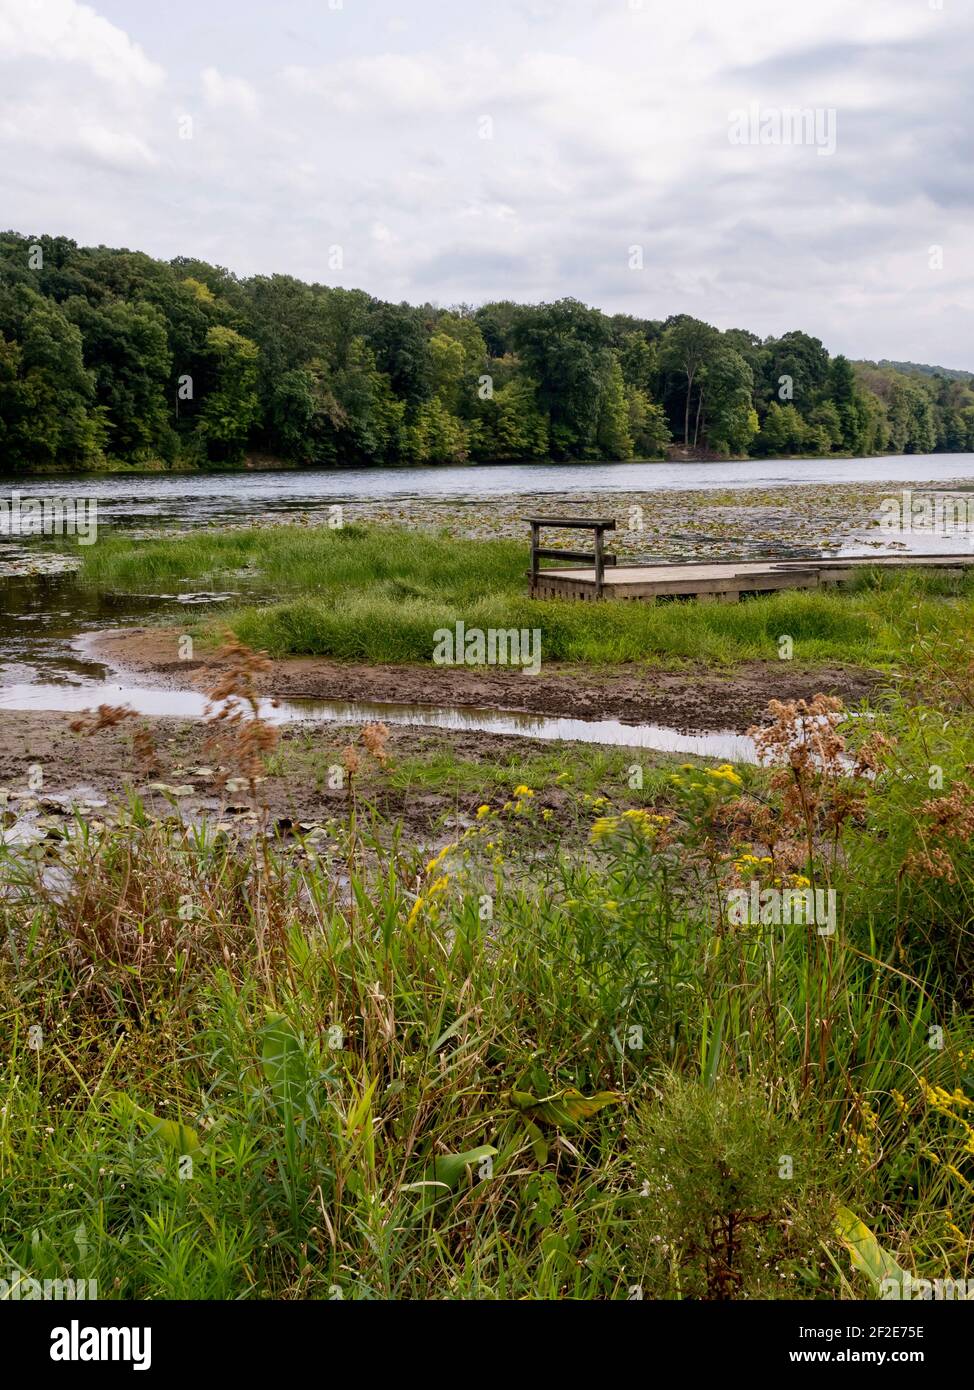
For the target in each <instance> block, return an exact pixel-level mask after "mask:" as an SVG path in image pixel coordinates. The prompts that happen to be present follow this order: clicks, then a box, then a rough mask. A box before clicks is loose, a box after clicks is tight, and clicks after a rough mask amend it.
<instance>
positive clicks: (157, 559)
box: [82, 525, 974, 666]
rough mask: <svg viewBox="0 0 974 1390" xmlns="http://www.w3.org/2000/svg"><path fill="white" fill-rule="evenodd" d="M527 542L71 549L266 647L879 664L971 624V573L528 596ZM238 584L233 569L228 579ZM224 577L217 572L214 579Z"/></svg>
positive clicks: (396, 658)
mask: <svg viewBox="0 0 974 1390" xmlns="http://www.w3.org/2000/svg"><path fill="white" fill-rule="evenodd" d="M526 568H527V547H526V545H525V544H519V543H518V542H516V541H511V540H462V541H461V540H457V539H455V538H454V537H452V536H451V535H449V533H447V532H445V531H432V530H423V529H419V528H408V529H407V528H405V527H397V526H362V525H352V526H347V527H343V528H338V529H331V528H329V527H327V526H317V527H302V526H273V527H266V528H257V527H254V528H249V529H242V530H239V531H232V530H231V531H225V532H194V533H192V534H190V535H186V536H181V537H175V538H160V539H156V540H140V541H138V542H133V541H131V540H127V539H126V538H125V537H123V536H115V535H111V536H108V537H107V538H106V539H105V540H104V541H103V542H101V543H100V544H99V545H98V546H92V547H90V548H88V549H87V550H86V551H85V554H84V556H83V568H82V576H83V580H84V582H85V583H87V584H88V585H90V586H93V587H94V588H97V589H99V590H102V591H105V590H112V591H118V590H123V591H126V592H130V593H139V592H142V593H146V592H156V591H158V588H159V587H160V586H163V585H164V586H166V587H171V586H174V585H177V584H179V583H180V582H184V581H185V582H195V583H201V582H204V581H206V582H211V581H212V582H214V583H217V582H220V583H221V585H224V586H225V587H229V588H231V589H233V590H234V591H237V592H240V591H242V598H241V601H240V602H239V603H238V604H237V605H236V606H235V607H234V608H233V609H232V610H231V611H225V612H224V613H223V614H222V615H221V623H220V624H219V625H216V624H214V625H212V626H211V627H204V628H203V629H202V634H203V635H204V636H206V637H209V638H212V639H213V640H214V641H218V640H219V637H220V634H221V631H222V628H223V627H225V626H227V625H229V627H230V628H231V629H232V630H233V632H234V634H235V635H236V637H237V638H238V639H239V640H240V641H242V642H245V643H247V644H248V645H249V646H251V647H255V648H261V649H263V650H266V651H267V652H269V653H270V654H271V655H272V656H274V657H281V656H286V655H289V654H307V655H317V656H331V657H336V658H338V659H341V660H365V661H375V662H380V661H383V662H384V661H393V662H429V661H430V660H431V656H432V651H433V633H434V632H435V631H436V630H437V629H438V628H443V627H446V628H451V627H452V626H453V624H454V623H455V622H456V620H457V619H458V618H463V620H464V621H465V622H466V623H467V625H468V627H480V628H483V629H488V628H491V627H493V628H498V629H506V628H528V629H533V628H535V627H539V628H540V629H541V634H542V638H541V642H542V653H543V659H544V660H545V661H567V662H586V663H593V664H604V663H609V662H630V661H645V660H655V661H674V662H683V661H706V662H709V663H712V664H718V665H726V664H730V663H733V662H739V661H745V660H750V659H765V660H768V659H772V660H777V657H778V639H779V637H780V636H781V634H783V633H786V634H788V635H789V636H790V637H791V638H792V639H793V642H794V644H795V655H796V658H797V659H798V660H801V661H804V662H821V661H831V662H841V663H844V664H860V665H872V666H889V665H891V664H892V663H893V662H895V661H896V660H897V658H899V657H901V656H902V655H903V654H904V652H905V651H906V650H907V648H908V646H909V643H910V641H911V640H912V638H913V636H914V635H915V633H916V632H917V631H920V632H923V631H930V630H936V628H937V626H938V624H940V623H941V622H942V621H943V620H944V617H945V614H949V613H950V612H953V613H954V617H955V618H956V619H957V620H959V621H962V622H963V621H966V622H967V623H968V625H969V623H970V619H971V616H972V614H974V601H972V595H974V578H972V577H970V576H967V577H965V578H962V579H960V580H949V581H944V580H942V579H941V578H938V576H936V575H932V574H929V573H927V572H925V571H920V570H918V571H910V572H907V571H899V572H897V573H895V574H892V573H882V572H874V573H871V574H869V575H867V576H866V577H865V578H864V579H863V580H862V581H861V582H859V583H857V584H856V585H854V586H853V588H852V591H851V592H845V593H834V592H828V593H827V592H823V591H814V592H800V591H798V592H792V593H789V592H781V593H776V594H769V595H764V596H760V597H754V598H749V599H746V600H745V601H743V602H741V603H737V604H701V603H696V602H672V603H658V604H643V603H612V602H608V603H599V604H586V603H572V602H552V601H539V600H531V599H529V598H528V597H527V586H526V577H525V571H526ZM241 575H242V576H244V578H242V579H241V578H240V576H241ZM221 576H222V579H221Z"/></svg>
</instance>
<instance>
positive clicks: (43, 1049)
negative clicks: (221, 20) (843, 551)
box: [0, 646, 974, 1299]
mask: <svg viewBox="0 0 974 1390" xmlns="http://www.w3.org/2000/svg"><path fill="white" fill-rule="evenodd" d="M918 659H920V660H923V661H924V662H925V663H926V668H925V673H926V674H927V675H928V676H929V675H936V674H937V673H938V672H940V671H946V672H949V673H950V676H951V680H952V681H953V682H954V685H953V690H952V693H951V696H950V699H949V700H945V702H944V703H943V704H942V705H941V706H940V707H938V708H928V707H926V706H923V705H921V704H919V703H918V702H917V699H916V697H915V696H913V695H912V694H911V693H910V692H908V691H904V692H903V694H902V696H901V697H900V698H898V699H896V700H894V701H891V703H890V704H889V706H888V707H887V708H885V709H883V710H880V711H878V712H877V718H876V720H875V721H873V722H872V724H871V726H870V728H869V729H868V730H866V729H865V728H862V729H861V732H859V733H858V734H857V740H858V742H857V744H856V746H852V745H850V746H848V747H846V746H843V743H842V740H841V735H840V732H839V725H838V721H839V719H840V717H841V716H840V714H839V712H838V711H836V710H835V709H834V708H833V706H832V705H831V704H829V702H825V703H824V704H823V703H820V704H818V705H816V706H815V707H814V708H813V709H811V710H806V711H803V710H800V709H796V708H786V709H783V710H781V711H779V715H778V718H777V720H776V722H775V723H774V724H773V725H772V726H771V727H770V728H769V730H768V733H767V735H766V740H765V746H766V750H767V756H768V759H769V761H770V763H771V765H772V772H771V775H770V777H768V776H767V775H765V774H762V775H759V776H756V777H754V778H753V779H752V776H751V774H750V773H747V772H744V771H741V772H737V771H735V770H734V769H732V768H727V767H722V768H710V769H705V768H702V767H697V766H692V765H689V764H688V765H686V766H684V767H681V768H678V769H677V770H676V771H675V772H674V773H672V774H670V775H669V776H668V777H667V778H666V779H665V780H664V779H663V778H661V777H657V776H654V777H653V778H652V780H651V781H649V782H647V785H646V787H645V788H644V794H645V804H644V805H642V806H637V807H633V806H632V805H631V800H632V796H631V788H630V783H629V777H630V776H631V769H630V768H628V767H626V766H625V765H624V764H623V762H622V761H621V760H620V759H619V758H618V757H616V756H615V755H613V757H612V759H611V760H609V761H606V762H605V763H604V764H602V765H600V767H599V776H600V784H601V790H600V792H599V794H598V795H595V796H593V795H592V793H591V792H590V791H589V790H587V789H585V790H583V787H586V786H587V784H586V783H585V781H584V779H581V781H580V780H579V779H578V778H577V777H575V776H572V777H571V779H570V781H571V782H572V783H576V784H578V785H577V789H576V788H574V787H572V786H571V785H569V786H568V788H567V790H566V783H567V782H569V778H567V777H565V776H563V775H562V774H563V772H565V771H566V769H562V771H557V770H556V767H557V762H556V761H552V759H556V758H557V750H548V751H546V753H545V754H544V757H543V760H540V759H539V760H538V761H536V762H534V763H533V764H532V765H531V767H530V769H529V770H530V772H531V775H532V779H533V781H534V783H535V785H534V786H529V785H527V783H524V784H521V785H517V786H513V787H512V786H511V785H510V772H511V769H510V768H508V769H507V775H506V777H505V778H504V779H503V780H500V779H499V781H498V785H497V786H496V787H495V788H491V787H490V786H485V787H484V790H483V795H484V801H483V803H482V805H481V807H480V809H479V811H478V812H477V814H476V817H475V819H474V821H473V823H472V824H470V825H469V826H468V827H467V828H466V829H460V828H455V829H454V830H453V833H452V836H451V839H450V841H449V843H448V844H447V845H446V846H445V848H444V849H443V850H442V851H441V852H439V853H437V854H435V856H434V857H432V858H430V853H429V851H425V852H424V851H423V850H422V849H421V848H420V847H417V846H414V845H409V844H408V843H406V842H405V841H404V839H403V838H402V837H401V836H399V835H397V834H396V833H395V827H381V830H382V832H383V833H381V834H380V833H377V831H378V829H380V827H376V829H375V830H373V828H372V826H371V819H372V818H371V814H370V811H369V808H368V806H367V805H366V804H364V803H363V802H362V800H361V797H360V793H359V790H358V788H359V787H360V786H361V785H363V784H364V783H365V781H366V777H365V774H366V770H367V768H368V766H369V765H371V763H372V762H377V763H379V764H380V765H381V766H385V763H384V761H383V760H384V759H385V758H386V757H387V752H386V749H385V741H384V736H383V734H382V732H381V730H379V729H373V730H372V731H371V732H369V733H368V734H366V735H363V738H362V740H361V741H360V742H359V743H358V744H357V745H356V746H355V747H352V748H349V749H347V750H346V753H345V755H344V781H343V787H344V792H345V805H344V813H343V815H342V817H341V818H340V819H339V821H338V822H337V823H336V824H335V825H334V827H333V830H332V835H333V851H335V852H337V858H338V861H339V865H340V867H341V870H342V872H341V873H338V872H336V871H335V869H334V867H330V865H331V864H332V859H333V858H334V855H333V856H331V857H329V858H327V859H326V857H325V856H324V855H322V854H319V853H318V852H317V851H316V850H315V848H314V847H313V846H310V845H302V844H301V843H300V841H299V842H297V843H295V842H294V841H293V840H292V841H290V842H288V843H285V842H279V841H276V840H274V839H271V840H268V841H264V840H256V841H252V842H249V843H248V844H246V845H243V846H242V845H239V844H233V843H230V842H228V840H227V838H226V836H223V835H217V834H214V833H212V832H210V831H207V830H206V829H205V828H203V829H194V830H189V831H186V830H185V829H184V828H182V827H180V826H178V825H174V824H173V823H169V822H165V821H160V820H157V819H153V818H149V817H147V816H146V814H145V813H144V810H143V809H142V807H141V806H140V805H139V804H138V803H137V802H135V803H133V804H132V806H131V807H130V811H129V814H128V817H127V818H126V820H125V821H124V822H123V823H122V824H121V825H116V826H114V827H112V828H110V829H101V830H99V829H98V828H97V827H92V826H90V825H86V824H81V823H79V825H78V827H77V831H76V833H75V834H74V835H72V836H70V837H69V838H68V839H67V840H66V841H64V842H61V844H60V850H59V855H60V862H61V865H62V867H63V868H64V869H65V870H66V871H67V877H66V878H62V879H57V880H56V881H54V882H52V880H51V878H50V875H49V873H48V872H47V869H48V862H49V856H48V855H47V854H46V852H45V853H41V854H39V855H38V856H37V857H35V858H31V857H30V856H24V855H18V854H17V853H16V852H15V851H8V852H6V853H5V854H4V856H3V864H2V869H3V881H4V887H5V890H6V891H5V895H4V897H3V899H2V902H0V929H2V935H3V940H4V942H5V948H4V951H3V954H2V955H0V1035H2V1036H3V1037H4V1039H5V1040H6V1043H5V1049H4V1055H3V1070H2V1077H0V1254H2V1256H3V1259H4V1261H5V1262H6V1265H7V1267H9V1268H11V1269H13V1270H15V1271H21V1273H22V1276H23V1278H24V1279H28V1278H36V1279H43V1278H64V1277H72V1278H94V1279H96V1280H97V1281H98V1290H99V1295H100V1296H101V1297H103V1298H112V1297H135V1298H180V1297H183V1298H269V1297H274V1298H298V1297H310V1298H321V1299H329V1298H330V1299H337V1298H344V1299H349V1298H355V1299H374V1298H406V1297H411V1298H417V1297H418V1298H477V1299H494V1298H528V1299H547V1298H606V1299H611V1298H628V1297H633V1296H643V1297H645V1298H664V1299H667V1298H669V1299H672V1298H703V1299H724V1298H755V1297H758V1298H760V1297H768V1298H796V1297H812V1298H825V1299H833V1298H836V1297H850V1298H851V1297H858V1296H868V1295H874V1294H875V1293H876V1292H877V1286H876V1284H875V1283H874V1282H873V1281H871V1279H870V1277H869V1275H868V1274H867V1273H865V1272H864V1271H863V1267H862V1262H861V1261H860V1262H859V1264H858V1265H857V1266H856V1267H855V1268H854V1267H853V1264H852V1263H851V1260H850V1242H851V1241H858V1245H857V1247H856V1248H857V1249H858V1250H859V1253H860V1254H863V1253H865V1254H867V1255H868V1256H869V1258H870V1259H872V1258H873V1256H875V1259H876V1260H878V1259H879V1258H880V1257H879V1255H878V1247H874V1246H873V1245H872V1244H870V1242H871V1241H873V1240H874V1239H875V1240H877V1241H879V1242H880V1245H881V1247H882V1248H883V1249H884V1250H885V1251H886V1252H887V1257H888V1260H889V1261H892V1262H894V1263H890V1264H888V1265H887V1273H889V1271H895V1270H897V1269H900V1270H909V1271H911V1272H912V1273H914V1274H916V1275H920V1276H924V1277H928V1278H951V1279H961V1278H968V1277H971V1276H972V1275H974V1242H972V1239H971V1230H972V1228H974V1201H972V1193H974V1128H972V1116H974V1023H972V1019H971V1015H970V1008H969V1006H970V1001H971V997H972V986H974V936H972V930H971V928H972V922H974V894H972V889H974V850H972V847H971V837H970V834H969V822H970V817H971V815H972V803H974V791H972V789H971V786H970V779H969V773H968V770H967V766H968V764H969V763H970V762H971V751H970V750H971V747H972V743H974V736H972V721H971V715H970V713H967V714H965V713H964V709H965V708H967V709H968V711H969V710H970V709H971V708H974V682H972V679H971V675H970V669H971V668H970V660H969V656H968V655H967V648H966V647H962V646H958V647H950V646H947V647H940V648H938V649H936V650H933V651H929V652H921V653H919V656H918ZM260 733H261V731H260V729H257V728H250V727H247V726H246V725H245V726H240V727H237V728H236V730H235V734H236V737H237V739H238V740H239V745H240V749H241V757H242V758H245V759H249V760H251V761H252V760H253V758H254V755H255V749H257V750H259V749H260V748H261V747H263V746H264V745H263V742H262V739H261V736H260ZM267 756H270V757H271V758H273V757H275V756H277V755H276V754H275V753H274V752H273V751H272V750H271V749H270V748H269V747H264V757H267ZM398 771H399V774H400V775H401V776H402V778H403V779H404V781H405V783H406V785H412V784H413V779H416V780H417V781H419V779H420V777H421V771H420V770H419V769H417V768H414V767H410V766H404V767H403V768H401V769H399V770H398ZM390 774H391V775H396V769H390ZM431 775H432V776H433V777H434V780H435V779H436V778H442V777H444V776H447V777H451V778H452V777H453V776H455V775H458V774H457V772H456V771H455V770H450V769H440V770H439V772H434V773H433V774H431ZM481 785H483V784H481ZM934 788H936V789H934ZM555 789H557V790H558V794H559V802H558V809H557V812H556V811H554V810H552V808H551V805H549V804H546V802H547V797H546V792H548V791H553V790H555ZM253 792H254V795H255V797H256V800H257V802H258V804H259V797H260V791H259V784H256V783H254V784H253ZM624 808H625V809H624ZM390 829H391V831H392V833H391V834H390V833H388V832H389V831H390ZM569 831H570V832H571V833H569ZM752 884H754V885H756V886H757V889H758V890H759V891H760V892H761V893H762V894H769V893H770V894H771V897H770V898H769V899H768V902H770V903H772V904H773V903H774V902H775V901H777V900H776V899H775V898H774V893H775V892H776V891H779V892H780V891H781V890H782V889H784V888H794V889H796V890H799V889H801V891H804V888H803V885H807V886H809V887H810V888H811V889H812V890H813V891H814V890H818V891H820V892H821V893H822V894H824V895H828V894H829V893H831V894H834V899H833V908H832V910H831V917H830V919H829V921H828V922H826V921H825V920H824V919H823V918H822V917H821V916H815V917H809V916H808V915H807V912H806V913H805V914H804V915H803V914H802V913H799V915H798V916H797V917H794V918H791V919H790V920H781V919H778V920H776V919H775V918H774V915H773V914H771V915H770V916H769V915H767V914H766V913H764V912H763V911H762V913H761V914H760V915H759V916H757V917H755V916H751V915H749V914H748V913H745V914H744V915H743V916H742V915H741V913H740V912H739V911H735V910H732V904H733V903H734V901H735V899H734V894H735V893H740V892H742V891H743V892H744V893H745V895H747V894H749V893H750V891H751V885H752ZM850 1213H852V1214H853V1215H851V1216H850ZM854 1217H855V1218H858V1219H860V1220H861V1221H863V1222H865V1225H866V1227H867V1228H868V1233H867V1235H866V1236H863V1234H862V1232H861V1230H860V1229H859V1228H857V1227H854V1226H853V1224H852V1222H853V1218H854ZM728 1233H730V1234H728ZM874 1262H875V1261H874ZM894 1277H895V1276H894ZM634 1291H635V1292H634Z"/></svg>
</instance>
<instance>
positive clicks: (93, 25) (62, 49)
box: [0, 0, 165, 89]
mask: <svg viewBox="0 0 974 1390" xmlns="http://www.w3.org/2000/svg"><path fill="white" fill-rule="evenodd" d="M0 58H3V59H5V60H6V61H8V62H10V61H12V60H15V59H18V58H41V59H44V60H46V61H48V62H56V63H71V64H75V63H77V64H82V65H83V66H85V67H87V68H89V69H90V70H91V71H92V72H93V73H94V74H95V76H96V77H99V78H101V79H102V80H103V81H105V82H111V83H115V84H133V85H136V86H140V87H144V88H148V89H154V88H157V87H160V86H161V85H162V82H163V80H164V78H165V73H164V72H163V69H162V68H161V67H160V66H159V65H158V64H157V63H153V62H151V61H150V60H149V59H148V58H147V57H146V56H145V54H144V53H143V51H142V49H141V48H140V47H139V45H138V44H137V43H133V42H132V40H131V39H130V38H129V37H128V35H127V34H126V33H124V32H123V31H122V30H121V29H118V28H116V26H115V25H114V24H110V23H109V21H108V20H107V19H102V18H101V16H100V15H98V14H96V13H95V11H94V10H93V9H91V7H90V6H88V5H79V4H78V3H77V0H0Z"/></svg>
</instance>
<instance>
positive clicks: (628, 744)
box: [0, 681, 755, 762]
mask: <svg viewBox="0 0 974 1390" xmlns="http://www.w3.org/2000/svg"><path fill="white" fill-rule="evenodd" d="M101 704H105V705H128V706H129V707H130V708H131V709H134V710H135V711H136V712H137V713H138V714H142V715H146V716H149V717H165V716H168V717H172V718H179V719H201V718H203V716H204V715H205V713H206V709H207V700H206V697H205V696H204V695H202V694H201V693H200V692H199V691H195V690H154V689H151V688H148V687H141V686H129V685H122V684H117V683H114V682H110V681H106V682H102V683H100V684H90V683H84V684H77V685H53V684H47V683H36V684H15V685H8V686H6V687H4V688H2V689H0V709H20V710H59V711H67V712H71V713H81V712H82V711H84V710H88V709H93V708H94V707H95V706H97V705H101ZM261 713H262V714H263V716H264V717H265V718H266V719H268V720H269V721H270V722H273V723H275V724H292V723H312V724H314V723H337V724H366V723H369V722H371V721H376V720H381V721H382V722H384V723H386V724H408V725H413V726H416V727H419V728H427V729H451V730H454V731H458V732H464V733H486V734H503V735H506V736H508V737H519V738H533V739H543V740H555V739H561V740H565V741H569V742H575V743H597V744H606V745H610V746H613V747H625V748H650V749H654V750H655V751H657V752H662V753H685V754H688V755H691V756H694V757H700V758H726V759H727V760H728V761H730V762H754V761H755V751H754V744H753V743H752V741H751V739H749V738H747V737H746V735H744V734H738V733H735V732H734V731H733V730H723V731H718V732H713V733H682V732H681V731H680V730H679V729H671V728H667V727H666V726H665V725H661V724H624V723H622V722H620V721H619V720H617V719H569V718H560V717H550V716H547V715H538V714H522V713H516V712H511V711H507V710H490V709H476V708H461V707H455V706H454V707H451V706H437V705H409V704H392V703H384V702H380V701H356V702H350V701H344V700H281V701H279V702H277V703H276V704H274V703H272V702H271V701H269V700H268V701H265V702H264V704H263V707H262V710H261Z"/></svg>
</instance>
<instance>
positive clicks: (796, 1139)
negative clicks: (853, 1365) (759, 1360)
mask: <svg viewBox="0 0 974 1390" xmlns="http://www.w3.org/2000/svg"><path fill="white" fill-rule="evenodd" d="M631 1161H632V1163H633V1165H634V1168H635V1171H636V1174H637V1176H638V1178H639V1180H640V1182H641V1189H640V1199H639V1202H638V1204H636V1207H635V1218H634V1221H633V1230H632V1248H633V1253H634V1255H635V1257H636V1260H637V1262H638V1263H637V1272H638V1276H639V1278H640V1280H641V1281H642V1283H643V1285H644V1297H646V1298H664V1299H665V1298H691V1299H716V1300H724V1299H742V1298H747V1299H767V1298H772V1299H788V1298H811V1297H829V1296H830V1295H832V1296H834V1295H835V1293H837V1292H838V1283H837V1280H836V1277H835V1269H834V1267H833V1265H832V1264H831V1262H830V1261H829V1259H828V1257H827V1252H828V1251H829V1249H830V1248H831V1249H835V1248H837V1242H836V1240H835V1234H834V1229H833V1227H834V1211H833V1208H834V1205H835V1203H834V1198H833V1197H832V1195H831V1194H830V1192H829V1190H828V1187H827V1185H826V1183H825V1181H824V1180H823V1174H828V1173H830V1168H831V1170H834V1166H835V1165H834V1164H833V1165H831V1166H830V1164H829V1163H828V1162H827V1159H826V1149H825V1146H824V1145H823V1144H822V1142H821V1140H820V1139H819V1137H818V1136H817V1135H816V1134H815V1132H814V1129H813V1127H812V1126H811V1125H809V1124H808V1123H807V1122H806V1123H805V1124H802V1123H800V1122H799V1121H798V1120H797V1119H796V1118H795V1117H794V1116H793V1115H788V1114H787V1113H784V1114H782V1113H776V1112H775V1110H774V1109H773V1108H772V1105H771V1104H770V1103H769V1100H768V1097H767V1095H766V1094H765V1091H764V1089H763V1088H762V1087H761V1086H760V1085H759V1084H757V1083H755V1082H753V1081H749V1082H745V1081H740V1080H738V1079H736V1078H734V1077H726V1078H724V1079H722V1080H720V1081H717V1082H716V1083H715V1084H713V1085H707V1084H706V1083H705V1082H704V1081H702V1080H701V1079H699V1078H692V1077H691V1078H687V1077H680V1076H676V1075H674V1074H672V1073H667V1074H665V1075H664V1076H663V1077H662V1079H661V1083H660V1087H659V1097H658V1099H657V1100H654V1101H650V1102H648V1103H647V1104H645V1105H644V1106H643V1107H642V1109H641V1110H640V1113H639V1115H638V1117H637V1119H636V1120H635V1122H634V1125H633V1134H632V1139H631ZM832 1176H833V1178H834V1177H835V1174H834V1171H832Z"/></svg>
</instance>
